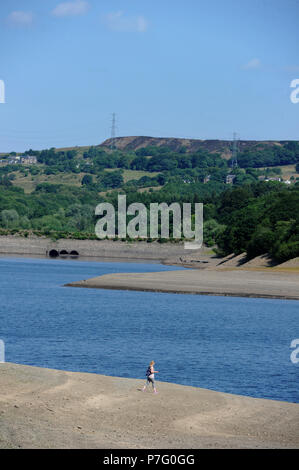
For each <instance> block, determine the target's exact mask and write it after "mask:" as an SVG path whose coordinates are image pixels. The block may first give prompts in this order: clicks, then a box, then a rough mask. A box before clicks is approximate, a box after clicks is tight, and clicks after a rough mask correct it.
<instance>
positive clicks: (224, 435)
mask: <svg viewBox="0 0 299 470" xmlns="http://www.w3.org/2000/svg"><path fill="white" fill-rule="evenodd" d="M0 371H1V382H0V423H1V426H0V447H1V448H20V447H21V448H53V449H54V448H72V449H76V448H77V449H83V448H106V449H110V448H129V449H135V448H145V449H152V448H160V449H161V448H163V449H167V448H178V449H179V448H187V449H188V448H199V449H200V448H287V447H289V448H299V404H297V403H287V402H279V401H274V400H263V399H257V398H250V397H244V396H238V395H231V394H226V393H220V392H215V391H210V390H207V389H202V388H195V387H186V386H182V385H176V384H170V383H166V382H158V390H159V394H158V395H154V394H153V393H151V392H150V391H148V392H146V393H142V392H141V391H140V390H141V386H142V385H143V380H142V379H141V380H137V379H125V378H118V377H107V376H103V375H97V374H88V373H78V372H66V371H61V370H51V369H44V368H37V367H31V366H23V365H17V364H12V363H4V364H0Z"/></svg>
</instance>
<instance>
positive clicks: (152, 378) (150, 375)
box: [142, 361, 159, 393]
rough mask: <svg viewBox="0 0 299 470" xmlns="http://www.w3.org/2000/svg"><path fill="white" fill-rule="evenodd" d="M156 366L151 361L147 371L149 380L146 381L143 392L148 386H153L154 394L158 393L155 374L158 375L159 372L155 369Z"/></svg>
mask: <svg viewBox="0 0 299 470" xmlns="http://www.w3.org/2000/svg"><path fill="white" fill-rule="evenodd" d="M154 365H155V362H154V361H151V362H150V364H149V366H148V368H147V371H146V374H145V375H146V377H147V380H146V384H145V385H144V387H143V389H142V391H143V392H145V390H146V387H147V385H149V384H152V388H153V390H154V393H158V392H157V389H156V383H155V374H156V373H158V372H159V371H158V370H155V369H154Z"/></svg>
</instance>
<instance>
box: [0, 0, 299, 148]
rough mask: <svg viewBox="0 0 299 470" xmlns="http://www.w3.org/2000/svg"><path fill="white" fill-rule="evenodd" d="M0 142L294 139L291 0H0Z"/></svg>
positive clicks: (296, 25)
mask: <svg viewBox="0 0 299 470" xmlns="http://www.w3.org/2000/svg"><path fill="white" fill-rule="evenodd" d="M0 45H1V47H0V79H1V80H3V81H4V83H5V89H6V93H5V95H6V96H5V98H6V102H5V103H4V104H3V103H1V104H0V151H2V152H8V151H13V150H16V151H24V150H27V149H29V148H33V149H42V148H50V147H63V146H73V145H96V144H99V143H101V142H102V141H103V140H104V139H106V138H108V137H109V136H110V133H111V118H112V113H113V112H115V113H116V118H117V135H120V136H125V135H149V136H157V137H159V136H166V137H188V138H199V139H232V136H233V132H237V134H238V136H239V138H240V139H257V140H260V139H261V140H267V139H269V140H270V139H271V140H274V139H278V140H285V139H292V140H299V103H298V104H293V103H292V102H291V100H290V93H291V91H292V89H291V88H290V83H291V81H292V80H293V79H296V78H299V47H298V46H299V1H298V0H225V1H224V0H184V1H183V0H150V1H149V0H146V1H145V0H86V1H84V0H69V1H60V0H42V1H41V0H9V1H1V2H0Z"/></svg>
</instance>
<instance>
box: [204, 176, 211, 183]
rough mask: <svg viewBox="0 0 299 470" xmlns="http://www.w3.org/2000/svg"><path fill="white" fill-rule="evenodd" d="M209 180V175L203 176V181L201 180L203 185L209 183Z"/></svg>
mask: <svg viewBox="0 0 299 470" xmlns="http://www.w3.org/2000/svg"><path fill="white" fill-rule="evenodd" d="M210 179H211V175H207V176H205V177H204V179H203V182H204V184H206V183H208V182H209V181H210Z"/></svg>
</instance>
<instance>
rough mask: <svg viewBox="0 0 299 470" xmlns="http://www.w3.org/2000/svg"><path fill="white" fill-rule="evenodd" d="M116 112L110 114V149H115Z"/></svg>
mask: <svg viewBox="0 0 299 470" xmlns="http://www.w3.org/2000/svg"><path fill="white" fill-rule="evenodd" d="M115 116H116V114H115V113H113V114H112V124H111V143H110V148H111V150H114V149H115V137H116V118H115Z"/></svg>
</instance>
